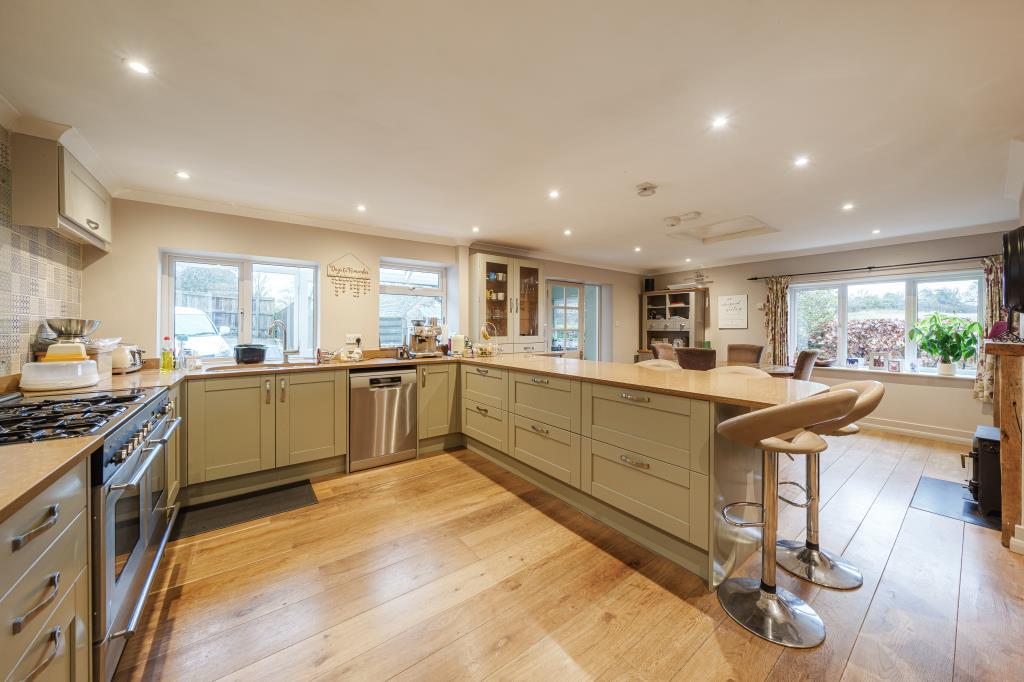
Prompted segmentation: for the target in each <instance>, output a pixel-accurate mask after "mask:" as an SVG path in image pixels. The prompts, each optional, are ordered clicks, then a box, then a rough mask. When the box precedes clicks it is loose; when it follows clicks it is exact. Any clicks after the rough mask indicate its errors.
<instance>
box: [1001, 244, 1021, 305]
mask: <svg viewBox="0 0 1024 682" xmlns="http://www.w3.org/2000/svg"><path fill="white" fill-rule="evenodd" d="M1003 306H1005V307H1006V308H1009V309H1010V310H1024V227H1018V228H1017V229H1016V230H1013V231H1011V232H1007V233H1006V234H1004V235H1003Z"/></svg>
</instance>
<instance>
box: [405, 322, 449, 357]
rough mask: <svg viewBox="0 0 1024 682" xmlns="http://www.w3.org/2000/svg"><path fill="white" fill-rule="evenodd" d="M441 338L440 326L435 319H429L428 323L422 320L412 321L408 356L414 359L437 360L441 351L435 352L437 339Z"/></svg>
mask: <svg viewBox="0 0 1024 682" xmlns="http://www.w3.org/2000/svg"><path fill="white" fill-rule="evenodd" d="M439 336H441V325H439V324H438V323H437V318H436V317H432V318H430V321H429V322H424V321H423V320H413V321H412V331H411V332H410V333H409V356H410V357H414V358H439V357H441V351H439V350H437V337H439Z"/></svg>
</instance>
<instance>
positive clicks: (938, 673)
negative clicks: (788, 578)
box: [843, 508, 964, 680]
mask: <svg viewBox="0 0 1024 682" xmlns="http://www.w3.org/2000/svg"><path fill="white" fill-rule="evenodd" d="M963 536H964V523H963V521H957V520H956V519H950V518H947V517H945V516H939V515H937V514H930V513H928V512H924V511H919V510H917V509H913V508H911V509H908V510H907V514H906V517H905V518H904V520H903V527H902V528H901V529H900V534H899V536H898V537H897V539H896V544H895V546H894V547H893V550H892V554H891V556H890V557H889V561H888V563H887V564H886V567H885V572H884V573H883V574H882V579H881V581H879V583H878V588H877V589H876V590H875V595H874V598H873V599H872V601H871V607H870V608H869V609H868V614H867V616H866V617H865V619H864V624H863V626H861V631H860V635H859V636H858V637H857V643H856V645H855V646H854V648H853V652H852V653H851V654H850V660H849V661H848V662H847V665H846V670H845V671H844V673H843V679H844V680H892V679H900V680H949V679H952V676H953V652H954V648H955V646H956V613H957V604H958V593H959V586H960V560H961V550H962V549H963Z"/></svg>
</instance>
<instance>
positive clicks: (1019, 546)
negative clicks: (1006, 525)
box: [1010, 526, 1024, 554]
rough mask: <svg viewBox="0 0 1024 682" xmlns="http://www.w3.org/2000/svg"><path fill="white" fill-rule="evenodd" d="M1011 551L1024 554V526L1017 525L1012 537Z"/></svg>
mask: <svg viewBox="0 0 1024 682" xmlns="http://www.w3.org/2000/svg"><path fill="white" fill-rule="evenodd" d="M1010 551H1011V552H1016V553H1017V554H1024V526H1016V527H1015V528H1014V530H1013V537H1012V538H1010Z"/></svg>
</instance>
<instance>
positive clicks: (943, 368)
mask: <svg viewBox="0 0 1024 682" xmlns="http://www.w3.org/2000/svg"><path fill="white" fill-rule="evenodd" d="M938 374H939V376H940V377H953V376H956V365H954V364H953V363H952V362H940V363H939V369H938Z"/></svg>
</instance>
